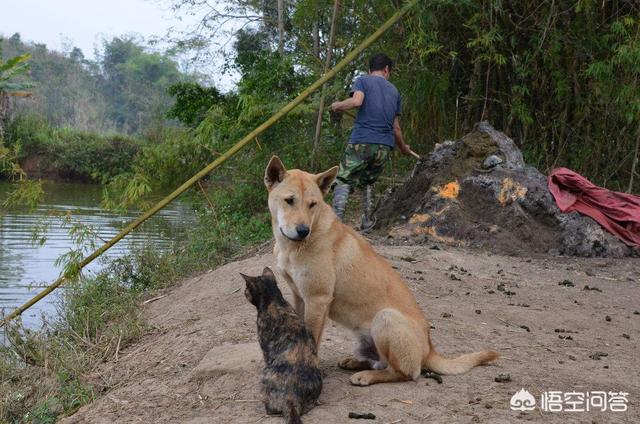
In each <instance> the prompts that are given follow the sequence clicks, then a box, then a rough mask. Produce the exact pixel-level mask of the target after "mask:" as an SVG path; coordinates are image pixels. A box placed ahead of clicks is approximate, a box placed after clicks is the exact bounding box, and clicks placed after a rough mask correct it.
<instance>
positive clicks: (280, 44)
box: [278, 0, 284, 55]
mask: <svg viewBox="0 0 640 424" xmlns="http://www.w3.org/2000/svg"><path fill="white" fill-rule="evenodd" d="M278 53H280V54H281V55H282V54H284V0H278Z"/></svg>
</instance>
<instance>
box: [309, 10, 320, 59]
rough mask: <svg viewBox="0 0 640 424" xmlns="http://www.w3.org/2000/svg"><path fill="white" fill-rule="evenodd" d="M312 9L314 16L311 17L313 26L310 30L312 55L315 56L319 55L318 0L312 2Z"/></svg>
mask: <svg viewBox="0 0 640 424" xmlns="http://www.w3.org/2000/svg"><path fill="white" fill-rule="evenodd" d="M313 10H314V11H315V13H316V16H315V17H314V19H313V28H312V30H311V32H312V36H313V56H314V57H315V58H319V57H320V8H319V7H318V0H316V1H314V2H313Z"/></svg>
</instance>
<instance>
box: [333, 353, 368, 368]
mask: <svg viewBox="0 0 640 424" xmlns="http://www.w3.org/2000/svg"><path fill="white" fill-rule="evenodd" d="M338 367H340V368H342V369H343V370H350V371H353V370H370V369H371V364H370V363H369V361H358V360H357V359H356V358H354V357H353V356H350V357H348V358H345V359H343V360H342V361H340V362H338Z"/></svg>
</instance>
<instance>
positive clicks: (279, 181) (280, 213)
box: [264, 156, 338, 242]
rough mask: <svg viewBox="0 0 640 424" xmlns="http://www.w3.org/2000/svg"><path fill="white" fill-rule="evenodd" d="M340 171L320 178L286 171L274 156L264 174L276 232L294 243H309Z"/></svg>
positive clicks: (324, 173) (321, 175) (294, 170)
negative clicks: (327, 195) (327, 196)
mask: <svg viewBox="0 0 640 424" xmlns="http://www.w3.org/2000/svg"><path fill="white" fill-rule="evenodd" d="M337 174H338V167H337V166H334V167H333V168H331V169H329V170H327V171H325V172H322V173H320V174H309V173H308V172H304V171H301V170H299V169H292V170H289V171H287V170H286V169H285V167H284V165H283V164H282V161H281V160H280V159H279V158H278V157H277V156H273V157H272V158H271V160H270V161H269V164H268V165H267V169H266V170H265V173H264V183H265V185H266V186H267V190H268V191H269V211H270V212H271V216H272V218H273V222H274V226H275V225H277V228H274V230H275V231H279V232H280V233H281V234H282V235H283V236H284V237H286V238H287V239H289V240H292V241H297V242H300V241H303V240H305V239H308V238H309V237H310V235H311V232H312V231H313V225H314V223H316V222H317V219H318V216H319V214H320V209H321V208H320V206H324V200H323V197H324V195H325V194H327V193H328V192H329V189H330V188H331V184H332V183H333V180H334V179H335V178H336V175H337Z"/></svg>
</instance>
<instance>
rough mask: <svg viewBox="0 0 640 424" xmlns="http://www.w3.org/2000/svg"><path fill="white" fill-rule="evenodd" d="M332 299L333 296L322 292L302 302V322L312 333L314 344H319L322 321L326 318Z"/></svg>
mask: <svg viewBox="0 0 640 424" xmlns="http://www.w3.org/2000/svg"><path fill="white" fill-rule="evenodd" d="M332 301H333V296H331V295H325V294H323V295H315V296H313V297H311V298H309V299H307V301H306V302H305V303H304V323H305V325H306V326H307V329H308V330H309V331H310V332H311V335H313V339H314V340H315V342H316V346H320V339H321V338H322V332H323V330H324V323H325V321H326V320H327V315H328V314H329V307H330V306H331V302H332Z"/></svg>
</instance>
